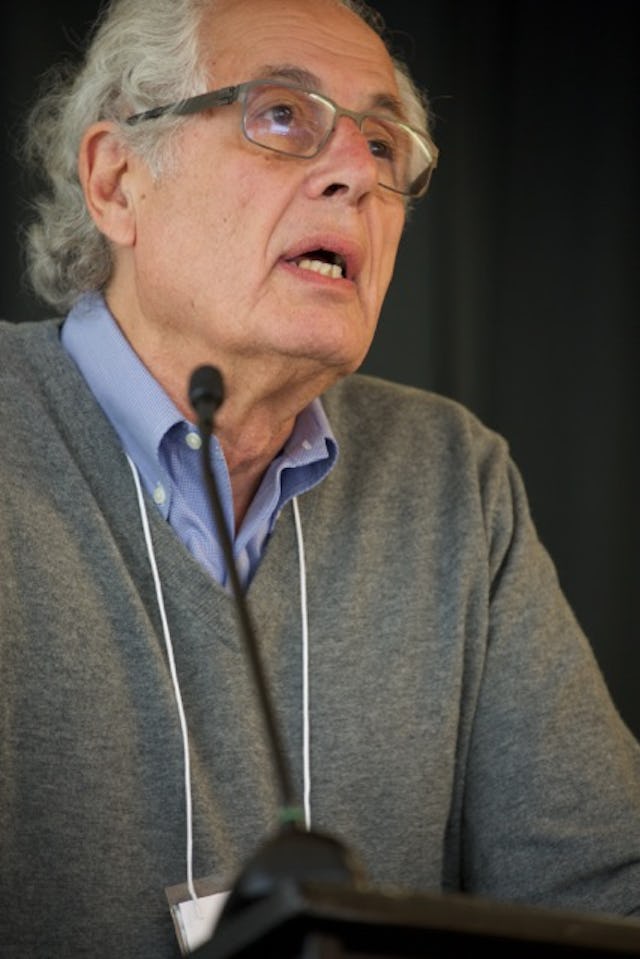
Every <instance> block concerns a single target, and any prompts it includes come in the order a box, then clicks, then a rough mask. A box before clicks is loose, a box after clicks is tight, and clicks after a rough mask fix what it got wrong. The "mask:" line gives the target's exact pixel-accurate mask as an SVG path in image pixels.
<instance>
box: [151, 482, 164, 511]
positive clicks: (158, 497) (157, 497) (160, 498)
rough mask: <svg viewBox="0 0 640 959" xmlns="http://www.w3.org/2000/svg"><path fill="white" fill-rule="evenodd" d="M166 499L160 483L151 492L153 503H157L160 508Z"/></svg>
mask: <svg viewBox="0 0 640 959" xmlns="http://www.w3.org/2000/svg"><path fill="white" fill-rule="evenodd" d="M166 498H167V494H166V493H165V491H164V486H163V485H162V483H158V484H157V485H156V488H155V489H154V491H153V502H154V503H157V505H158V506H162V504H163V503H164V501H165V500H166Z"/></svg>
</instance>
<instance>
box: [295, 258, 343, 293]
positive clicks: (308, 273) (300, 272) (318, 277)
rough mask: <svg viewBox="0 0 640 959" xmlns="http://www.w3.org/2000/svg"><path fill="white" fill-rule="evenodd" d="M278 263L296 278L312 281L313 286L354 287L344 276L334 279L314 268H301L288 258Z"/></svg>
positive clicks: (330, 287)
mask: <svg viewBox="0 0 640 959" xmlns="http://www.w3.org/2000/svg"><path fill="white" fill-rule="evenodd" d="M280 263H281V265H282V267H283V269H285V270H286V271H287V273H290V274H291V275H292V276H295V277H296V279H298V280H303V281H304V282H306V283H313V284H314V286H320V287H323V288H324V289H325V290H335V291H336V292H339V291H341V292H346V291H348V290H353V289H354V287H355V284H354V283H353V280H347V279H346V278H345V277H340V278H339V279H334V277H332V276H324V275H323V274H322V273H316V271H315V270H305V269H302V268H301V267H299V266H297V265H296V264H295V263H292V262H291V261H290V260H281V261H280Z"/></svg>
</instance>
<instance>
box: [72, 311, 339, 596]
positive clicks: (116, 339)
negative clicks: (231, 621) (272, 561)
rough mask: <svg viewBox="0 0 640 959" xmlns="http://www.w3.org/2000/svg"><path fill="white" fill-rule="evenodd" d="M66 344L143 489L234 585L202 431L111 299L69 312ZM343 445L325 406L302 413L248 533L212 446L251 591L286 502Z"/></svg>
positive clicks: (320, 474) (202, 558)
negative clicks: (142, 352) (205, 474)
mask: <svg viewBox="0 0 640 959" xmlns="http://www.w3.org/2000/svg"><path fill="white" fill-rule="evenodd" d="M62 344H63V346H64V348H65V349H66V350H67V352H68V353H69V355H70V356H71V357H72V359H73V360H74V362H75V363H76V365H77V366H78V368H79V370H80V372H81V373H82V375H83V376H84V378H85V380H86V381H87V384H88V386H89V388H90V389H91V391H92V393H93V394H94V396H95V398H96V400H97V401H98V403H99V404H100V406H101V407H102V409H103V411H104V413H105V415H106V416H107V417H108V419H109V420H110V421H111V423H112V425H113V427H114V429H115V430H116V432H117V433H118V435H119V437H120V440H121V442H122V446H123V448H124V450H125V452H126V453H128V454H129V456H130V457H131V459H132V460H133V462H134V463H135V465H136V467H137V469H138V472H139V474H140V478H141V481H142V484H143V486H144V487H145V489H146V490H147V492H148V493H149V494H150V496H151V497H152V498H153V500H154V502H155V503H156V505H157V507H158V509H159V510H160V511H161V513H162V515H163V516H164V517H165V519H166V520H168V522H169V523H170V524H171V526H172V527H173V529H174V530H175V532H176V533H177V535H178V536H179V537H180V539H181V540H182V541H183V542H184V543H185V545H186V546H187V548H188V549H189V550H190V552H191V553H192V554H193V555H194V556H195V558H196V559H197V560H198V561H199V562H200V563H201V564H202V565H203V566H204V567H205V569H207V570H208V571H209V573H210V574H211V575H212V576H213V577H214V578H215V579H216V580H217V581H218V582H219V583H222V584H223V585H224V586H227V569H226V564H225V561H224V556H223V552H222V547H221V545H220V543H219V541H218V537H217V534H216V531H215V523H214V520H213V518H212V515H211V508H210V505H209V500H208V496H207V491H206V487H205V485H204V482H203V479H202V464H201V462H200V456H201V455H202V454H201V452H200V446H201V441H200V436H199V434H198V429H197V427H195V426H194V425H193V424H191V423H189V422H188V421H187V420H185V419H184V418H183V416H182V414H181V413H180V411H179V410H178V409H177V408H176V406H175V405H174V404H173V403H172V401H171V400H170V399H169V397H168V396H167V394H166V393H165V392H164V390H163V389H162V387H161V386H160V385H159V383H158V382H157V381H156V380H155V379H154V378H153V377H152V376H151V374H150V373H149V371H148V370H147V368H146V367H145V366H144V364H143V363H142V362H141V360H140V359H139V357H138V356H137V354H136V353H135V352H134V351H133V350H132V348H131V347H130V346H129V343H128V342H127V340H126V338H125V337H124V336H123V334H122V332H121V331H120V328H119V326H118V324H117V323H116V322H115V320H114V318H113V317H112V315H111V313H110V312H109V310H108V308H107V306H106V304H105V302H104V300H103V298H102V297H101V296H99V295H95V294H91V295H86V296H84V297H82V298H81V299H80V300H79V301H78V303H77V304H76V305H75V306H74V308H73V309H72V310H71V312H70V313H69V315H68V316H67V318H66V320H65V322H64V325H63V328H62ZM337 455H338V447H337V443H336V440H335V437H334V435H333V433H332V431H331V427H330V425H329V421H328V420H327V417H326V414H325V412H324V409H323V408H322V404H321V402H320V400H315V401H314V402H313V403H311V404H310V405H309V406H308V407H307V408H306V409H304V410H303V411H302V412H301V413H300V415H299V416H298V418H297V420H296V423H295V426H294V429H293V432H292V434H291V436H290V437H289V439H288V440H287V442H286V444H285V446H284V448H283V450H282V451H281V452H280V453H279V454H278V456H276V457H275V459H274V460H273V461H272V462H271V464H270V466H269V468H268V469H267V471H266V473H265V475H264V477H263V478H262V482H261V483H260V486H259V488H258V491H257V492H256V495H255V497H254V499H253V501H252V503H251V505H250V507H249V509H248V511H247V514H246V516H245V518H244V520H243V522H242V525H241V527H240V529H239V530H235V528H234V519H233V502H232V496H231V485H230V481H229V473H228V470H227V465H226V462H225V459H224V455H223V453H222V450H221V448H220V446H219V444H218V442H217V440H216V439H215V437H213V438H212V443H211V465H212V468H213V471H214V474H215V477H216V482H217V484H218V488H219V490H220V495H221V499H222V505H223V509H224V513H225V517H226V521H227V526H228V528H229V529H230V530H232V531H233V542H234V555H235V559H236V565H237V567H238V574H239V577H240V580H241V582H242V583H243V585H244V586H245V587H246V586H247V585H248V583H249V582H250V581H251V577H252V576H253V574H254V573H255V571H256V568H257V566H258V563H259V562H260V558H261V556H262V554H263V552H264V549H265V546H266V543H267V540H268V537H269V534H270V533H271V531H272V529H273V527H274V525H275V522H276V520H277V518H278V516H279V515H280V513H281V512H282V509H283V508H284V506H285V505H286V504H287V503H288V502H289V501H290V500H291V499H293V497H294V496H297V495H299V494H301V493H304V492H306V491H307V490H309V489H311V488H312V487H313V486H315V485H316V484H317V483H319V482H320V481H321V480H322V479H324V477H325V476H326V475H327V473H329V471H330V470H331V469H332V467H333V465H334V463H335V461H336V458H337Z"/></svg>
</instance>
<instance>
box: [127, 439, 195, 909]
mask: <svg viewBox="0 0 640 959" xmlns="http://www.w3.org/2000/svg"><path fill="white" fill-rule="evenodd" d="M127 460H128V461H129V466H130V467H131V472H132V473H133V481H134V483H135V486H136V494H137V497H138V508H139V511H140V518H141V520H142V529H143V531H144V539H145V543H146V546H147V555H148V557H149V565H150V566H151V573H152V575H153V582H154V585H155V589H156V600H157V603H158V609H159V611H160V619H161V620H162V633H163V635H164V644H165V648H166V650H167V659H168V660H169V671H170V673H171V681H172V683H173V692H174V695H175V698H176V704H177V706H178V715H179V717H180V729H181V731H182V751H183V754H184V799H185V807H186V811H187V887H188V889H189V895H190V896H191V898H192V900H193V902H194V903H195V905H196V908H197V903H198V897H197V895H196V890H195V886H194V884H193V801H192V797H191V761H190V758H189V732H188V730H187V720H186V717H185V714H184V706H183V704H182V694H181V692H180V683H179V682H178V673H177V670H176V663H175V658H174V655H173V643H172V642H171V633H170V631H169V623H168V620H167V614H166V611H165V607H164V596H163V594H162V583H161V582H160V574H159V573H158V565H157V563H156V557H155V551H154V548H153V540H152V538H151V530H150V528H149V517H148V516H147V508H146V505H145V502H144V495H143V493H142V487H141V485H140V477H139V476H138V470H137V469H136V467H135V464H134V463H133V461H132V459H131V458H130V456H129V455H128V454H127Z"/></svg>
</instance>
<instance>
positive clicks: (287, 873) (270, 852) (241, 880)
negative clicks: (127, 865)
mask: <svg viewBox="0 0 640 959" xmlns="http://www.w3.org/2000/svg"><path fill="white" fill-rule="evenodd" d="M189 400H190V402H191V406H192V407H193V410H194V412H195V413H196V416H197V422H198V428H199V430H200V435H201V438H202V464H203V470H204V478H205V483H206V486H207V491H208V494H209V499H210V501H211V509H212V512H213V516H214V520H215V524H216V528H217V531H218V535H219V537H220V542H221V544H222V549H223V553H224V557H225V561H226V565H227V569H228V572H229V579H230V582H231V587H232V590H233V595H234V599H235V603H236V609H237V614H238V619H239V625H240V630H241V632H242V636H243V640H244V643H245V646H246V650H247V655H248V657H249V662H250V664H251V671H252V674H253V679H254V681H255V684H256V689H257V692H258V698H259V703H260V709H261V712H262V715H263V718H264V723H265V731H266V734H267V737H268V742H269V747H270V751H271V756H272V759H273V763H274V771H275V774H276V778H277V783H278V787H279V792H280V801H281V805H280V829H279V831H278V832H277V833H276V834H275V835H274V836H273V837H271V838H270V839H269V840H267V842H266V843H265V844H264V845H263V846H262V847H261V848H260V849H258V851H257V853H256V854H255V855H254V856H253V857H252V858H251V859H250V860H249V861H248V863H247V864H246V865H245V867H244V868H243V869H242V870H241V872H240V874H239V876H238V878H237V880H236V882H235V883H234V886H233V888H232V890H231V893H230V895H229V897H228V899H227V901H226V903H225V906H224V908H223V910H222V913H221V915H220V918H219V920H218V925H217V927H216V932H214V936H213V939H212V940H211V941H212V943H215V939H216V933H217V932H218V930H223V929H224V927H225V925H227V924H228V923H229V922H231V921H232V920H233V919H235V918H236V917H237V916H238V914H239V913H240V912H242V911H243V910H245V909H246V908H247V907H248V906H250V905H253V904H254V903H255V902H256V901H257V900H260V899H264V898H266V897H268V896H270V895H272V894H273V893H274V892H275V891H276V889H277V887H279V886H280V885H281V884H282V883H294V884H295V883H301V882H322V883H330V884H335V883H338V884H340V885H344V884H347V885H348V886H349V887H351V888H353V887H354V886H355V885H356V884H359V883H360V882H363V881H364V878H365V877H364V872H363V870H362V868H361V866H360V864H359V863H358V862H357V860H356V858H355V856H354V855H353V854H352V853H351V852H350V851H349V850H348V849H347V848H346V847H345V846H344V845H343V844H342V843H340V842H339V841H338V840H337V839H335V838H334V837H332V836H329V835H327V834H324V833H319V832H315V831H309V830H305V828H304V823H303V818H304V817H303V812H302V808H301V806H300V803H299V802H298V801H297V799H296V796H295V792H294V789H293V785H292V782H291V776H290V774H289V769H288V766H287V763H286V760H285V753H284V749H283V747H282V741H281V737H280V732H279V729H278V724H277V721H276V717H275V712H274V709H273V705H272V700H271V696H270V694H269V689H268V685H267V680H266V677H265V672H264V668H263V665H262V660H261V657H260V652H259V648H258V642H257V640H256V634H255V630H254V628H253V624H252V621H251V616H250V614H249V609H248V606H247V602H246V599H245V595H244V592H243V589H242V586H241V584H240V578H239V576H238V571H237V567H236V563H235V558H234V555H233V545H232V542H231V536H230V534H229V530H228V528H227V524H226V522H225V519H224V514H223V510H222V503H221V499H220V494H219V491H218V487H217V483H216V480H215V476H214V474H213V470H212V469H211V459H210V449H211V443H210V439H211V435H212V433H213V432H214V426H215V424H214V416H215V413H216V411H217V410H218V409H219V407H220V406H221V404H222V402H223V400H224V389H223V383H222V376H221V374H220V372H219V371H218V370H217V369H216V368H215V367H212V366H202V367H199V368H198V369H196V370H195V371H194V373H193V374H192V377H191V381H190V385H189ZM203 948H204V949H206V948H207V947H206V946H205V947H203ZM207 955H208V956H209V955H211V956H213V955H214V953H210V952H207Z"/></svg>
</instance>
